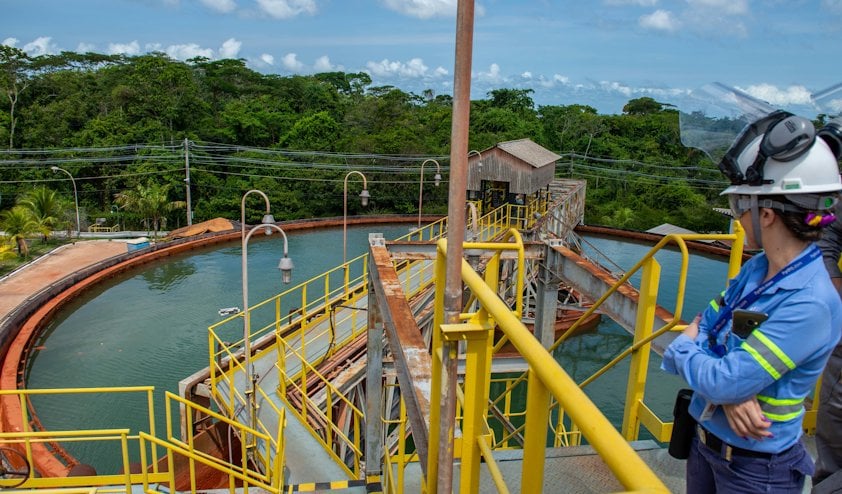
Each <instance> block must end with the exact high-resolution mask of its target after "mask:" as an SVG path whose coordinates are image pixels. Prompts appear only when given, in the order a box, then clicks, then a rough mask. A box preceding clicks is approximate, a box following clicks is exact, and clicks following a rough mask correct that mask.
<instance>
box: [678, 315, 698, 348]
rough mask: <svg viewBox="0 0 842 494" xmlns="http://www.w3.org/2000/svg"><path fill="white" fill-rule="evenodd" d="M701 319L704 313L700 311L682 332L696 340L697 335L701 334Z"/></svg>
mask: <svg viewBox="0 0 842 494" xmlns="http://www.w3.org/2000/svg"><path fill="white" fill-rule="evenodd" d="M701 320H702V314H701V312H700V313H698V314H696V317H694V318H693V322H691V323H690V324H688V325H687V327H686V328H684V331H682V332H681V334H683V335H685V336H687V337H689V338H690V339H691V340H694V341H695V340H696V336H698V335H699V321H701Z"/></svg>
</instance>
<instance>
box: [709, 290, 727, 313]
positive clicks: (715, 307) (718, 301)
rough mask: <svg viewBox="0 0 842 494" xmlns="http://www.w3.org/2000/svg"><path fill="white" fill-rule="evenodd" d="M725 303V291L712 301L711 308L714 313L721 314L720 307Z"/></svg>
mask: <svg viewBox="0 0 842 494" xmlns="http://www.w3.org/2000/svg"><path fill="white" fill-rule="evenodd" d="M724 302H725V291H724V290H723V291H722V293H720V294H719V298H715V299H712V300H711V301H710V307H711V308H712V309H713V310H714V312H719V307H720V306H721V305H722V304H723V303H724Z"/></svg>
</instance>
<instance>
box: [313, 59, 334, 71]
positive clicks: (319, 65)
mask: <svg viewBox="0 0 842 494" xmlns="http://www.w3.org/2000/svg"><path fill="white" fill-rule="evenodd" d="M313 70H315V71H316V72H331V71H333V70H335V68H334V66H333V64H332V63H330V58H329V57H328V56H327V55H322V56H320V57H319V58H317V59H316V63H315V64H313Z"/></svg>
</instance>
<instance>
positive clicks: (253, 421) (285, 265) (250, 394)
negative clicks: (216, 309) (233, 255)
mask: <svg viewBox="0 0 842 494" xmlns="http://www.w3.org/2000/svg"><path fill="white" fill-rule="evenodd" d="M251 192H258V193H260V194H262V195H263V197H264V198H265V197H266V194H263V193H262V192H260V191H254V190H250V191H249V192H246V194H245V195H244V196H243V207H242V210H243V212H242V215H243V217H244V216H245V198H246V196H247V195H248V194H249V193H251ZM266 209H267V213H266V215H265V216H264V217H263V223H261V224H260V225H256V226H254V227H252V228H251V229H250V230H249V231H248V233H245V228H243V229H242V231H243V232H244V235H243V237H242V242H243V247H242V251H243V261H242V277H243V363H244V365H245V376H246V382H245V386H246V391H245V395H246V399H247V400H248V402H249V427H251V428H252V429H255V428H256V425H257V403H256V400H255V385H256V381H257V379H256V376H255V374H254V370H253V369H252V366H251V313H250V312H249V292H248V262H247V259H248V242H249V239H250V238H251V236H252V234H254V232H256V231H258V230H260V229H263V231H264V233H265V234H266V235H271V234H272V230H277V231H279V232H281V235H282V236H283V237H284V256H283V257H282V258H281V262H280V263H279V264H278V269H280V270H281V281H282V282H283V283H284V284H288V283H289V282H290V281H292V268H293V264H292V259H290V258H289V256H288V243H287V235H286V233H285V232H284V231H283V229H281V227H279V226H278V225H276V224H275V223H274V219H271V218H272V215H271V214H269V213H268V210H269V199H268V198H267V199H266ZM267 219H271V222H267ZM245 443H246V448H250V447H252V446H253V445H252V444H250V441H249V440H248V438H246V441H245Z"/></svg>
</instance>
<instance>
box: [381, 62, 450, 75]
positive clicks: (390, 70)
mask: <svg viewBox="0 0 842 494" xmlns="http://www.w3.org/2000/svg"><path fill="white" fill-rule="evenodd" d="M365 65H366V67H367V68H368V70H369V72H370V73H371V74H373V75H375V76H378V77H390V76H398V77H406V78H423V77H440V76H443V75H447V71H446V70H445V69H443V68H441V67H438V68H437V69H435V70H434V71H432V72H430V68H429V67H427V66H426V65H424V60H422V59H420V58H413V59H412V60H410V61H409V62H406V63H404V62H399V61H394V62H393V61H390V60H388V59H383V60H381V61H380V62H368V63H366V64H365Z"/></svg>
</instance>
